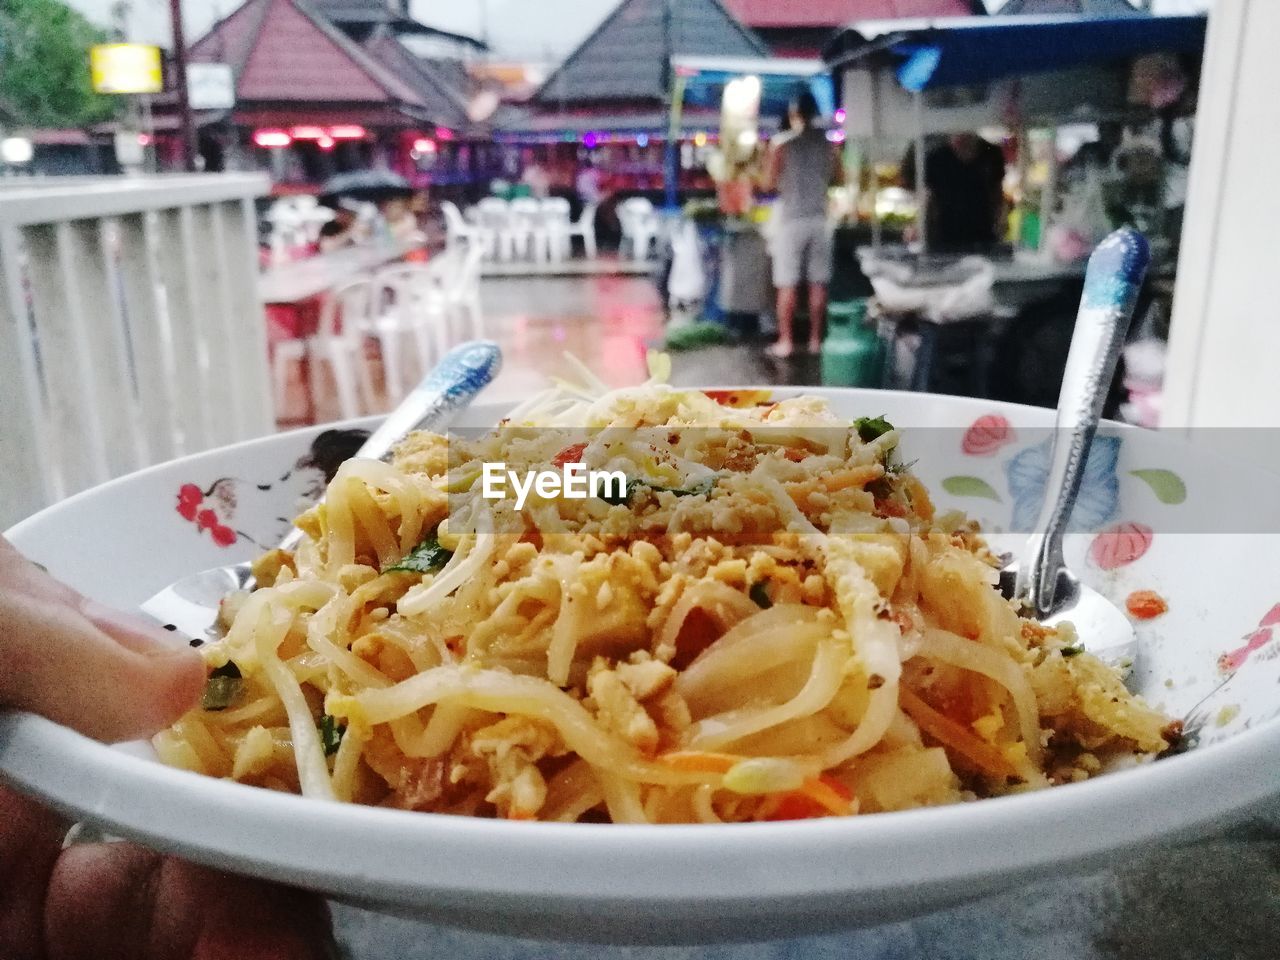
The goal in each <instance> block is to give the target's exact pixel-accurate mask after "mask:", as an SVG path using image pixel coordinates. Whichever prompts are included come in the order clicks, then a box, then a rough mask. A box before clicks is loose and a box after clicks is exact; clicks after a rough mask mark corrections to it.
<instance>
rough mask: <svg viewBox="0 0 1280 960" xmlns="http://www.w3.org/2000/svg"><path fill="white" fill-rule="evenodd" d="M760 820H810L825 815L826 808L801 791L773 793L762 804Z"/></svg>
mask: <svg viewBox="0 0 1280 960" xmlns="http://www.w3.org/2000/svg"><path fill="white" fill-rule="evenodd" d="M758 816H759V819H761V820H810V819H812V818H814V817H825V816H827V808H826V807H824V806H823V805H822V804H820V803H818V801H816V800H812V799H810V798H809V797H806V796H805V795H804V794H803V793H798V792H795V791H792V792H791V793H783V794H774V795H773V796H771V797H769V799H768V800H767V801H766V802H765V803H764V804H763V805H762V808H761V811H760V813H759V814H758Z"/></svg>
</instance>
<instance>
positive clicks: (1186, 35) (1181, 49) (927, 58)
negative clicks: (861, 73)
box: [825, 15, 1207, 91]
mask: <svg viewBox="0 0 1280 960" xmlns="http://www.w3.org/2000/svg"><path fill="white" fill-rule="evenodd" d="M1206 23H1207V18H1206V17H1205V16H1204V15H1199V16H1177V17H1157V16H1134V17H1076V16H1046V17H999V16H994V17H960V18H948V19H941V20H933V21H928V20H902V21H896V22H895V21H862V22H859V23H852V24H850V25H849V26H848V27H846V28H845V29H844V30H842V31H840V33H838V34H837V35H836V37H835V38H834V39H833V40H832V41H831V43H830V44H828V46H827V49H826V51H825V55H826V60H827V62H828V63H829V64H830V65H832V66H833V67H839V66H843V65H847V64H850V63H852V62H855V61H858V60H862V59H865V58H867V57H870V56H873V55H877V54H879V55H884V54H885V53H886V52H887V53H888V54H889V55H891V56H892V57H894V58H896V59H898V60H900V61H901V62H900V64H899V66H898V82H899V83H901V84H902V86H903V88H904V89H906V90H911V91H919V90H925V89H930V88H933V87H947V86H977V85H980V84H984V83H988V82H990V81H993V80H998V79H1000V78H1001V77H1006V76H1010V75H1015V74H1027V73H1044V72H1049V71H1053V70H1066V69H1070V68H1072V67H1078V66H1083V65H1085V64H1090V63H1101V62H1105V61H1108V60H1128V59H1132V58H1134V57H1139V56H1142V55H1144V54H1148V53H1158V52H1175V53H1193V54H1198V53H1200V51H1201V50H1203V49H1204V36H1205V26H1206Z"/></svg>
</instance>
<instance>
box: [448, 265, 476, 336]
mask: <svg viewBox="0 0 1280 960" xmlns="http://www.w3.org/2000/svg"><path fill="white" fill-rule="evenodd" d="M480 260H481V254H480V252H479V251H478V250H476V249H475V248H472V249H469V250H467V251H466V253H464V254H463V255H462V257H461V258H458V259H457V260H455V262H454V263H451V264H448V265H447V266H444V267H443V268H442V271H441V272H442V276H443V278H444V293H445V303H446V305H447V307H448V309H449V314H450V325H451V326H452V321H453V319H454V318H457V319H459V320H461V321H464V322H466V324H467V325H468V326H469V327H470V328H471V329H470V335H471V336H472V337H473V338H479V337H483V336H484V311H483V310H482V309H481V306H480Z"/></svg>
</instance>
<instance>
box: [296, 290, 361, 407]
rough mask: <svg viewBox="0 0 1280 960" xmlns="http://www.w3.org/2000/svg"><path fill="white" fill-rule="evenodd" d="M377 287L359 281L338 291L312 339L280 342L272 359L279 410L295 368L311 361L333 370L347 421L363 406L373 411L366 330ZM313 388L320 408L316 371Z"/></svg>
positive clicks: (324, 306) (325, 307)
mask: <svg viewBox="0 0 1280 960" xmlns="http://www.w3.org/2000/svg"><path fill="white" fill-rule="evenodd" d="M372 288H373V285H372V284H371V283H370V282H369V281H368V280H367V279H364V280H355V281H352V282H351V283H348V284H345V285H344V286H341V287H339V288H338V289H337V290H334V291H333V292H332V293H330V294H329V296H328V297H326V298H325V300H324V303H323V304H322V305H321V307H320V321H319V324H318V325H317V328H316V332H315V333H314V334H313V335H312V336H309V337H307V338H306V339H295V340H284V341H282V342H280V343H277V344H276V347H275V355H274V357H273V359H272V368H273V369H272V373H273V376H274V380H275V401H276V409H278V410H279V409H283V408H284V403H285V399H286V395H287V392H288V384H289V365H290V364H292V363H296V362H298V361H300V360H302V359H303V358H304V357H310V359H311V362H312V363H313V364H314V363H315V362H316V361H318V360H323V361H325V362H327V363H328V364H329V369H330V370H332V371H333V382H334V385H335V387H336V388H337V392H338V409H339V410H340V411H341V413H342V418H343V419H344V420H350V419H351V418H353V417H358V416H360V413H361V404H362V402H363V405H364V408H365V409H367V410H372V409H373V380H372V378H371V377H370V376H369V367H368V365H367V364H366V363H365V359H364V335H363V330H364V327H365V324H366V323H367V319H368V316H369V310H370V304H371V297H372ZM310 380H311V382H310V383H309V384H308V388H309V389H310V391H311V397H312V401H313V403H314V404H316V405H317V406H318V405H319V399H320V398H319V390H318V389H317V384H318V383H319V378H318V377H316V372H315V370H312V371H311V378H310Z"/></svg>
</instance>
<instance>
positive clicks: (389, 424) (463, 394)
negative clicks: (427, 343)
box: [356, 340, 502, 460]
mask: <svg viewBox="0 0 1280 960" xmlns="http://www.w3.org/2000/svg"><path fill="white" fill-rule="evenodd" d="M501 369H502V351H501V350H500V349H499V348H498V345H497V344H496V343H494V342H493V341H491V340H472V341H470V342H468V343H462V344H459V345H458V346H456V347H454V348H453V349H452V350H450V351H449V352H448V353H446V354H445V355H444V356H443V357H442V358H441V360H440V362H439V363H438V364H436V366H435V369H434V370H432V371H431V372H430V373H428V374H427V375H426V377H424V378H423V380H422V382H421V383H419V384H418V385H417V386H416V387H414V388H413V390H412V391H411V392H410V393H409V395H408V396H407V397H405V398H404V401H403V402H402V403H401V404H400V406H398V407H396V408H395V409H394V410H392V411H391V413H390V414H388V415H387V419H386V420H384V421H383V422H382V426H380V427H378V429H377V430H375V431H374V432H373V433H372V434H370V436H369V439H368V440H366V441H365V442H364V444H363V445H362V446H361V447H360V449H359V450H357V451H356V456H357V457H363V458H365V459H368V460H378V459H381V458H382V457H385V456H386V455H387V454H388V453H390V452H391V449H392V447H394V446H395V445H396V444H397V443H399V442H400V441H401V440H403V439H404V437H405V435H406V434H408V433H410V432H411V431H413V430H433V429H436V428H437V427H440V426H443V425H444V423H445V421H446V420H447V419H448V418H449V417H451V416H452V415H453V414H455V413H457V412H458V411H460V410H462V409H463V408H464V407H466V406H467V405H468V404H470V403H471V401H472V400H474V399H475V396H476V394H477V393H479V392H480V391H481V390H483V389H484V388H485V387H486V386H488V385H489V384H490V383H491V382H492V381H493V378H494V377H496V376H497V375H498V371H499V370H501Z"/></svg>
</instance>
